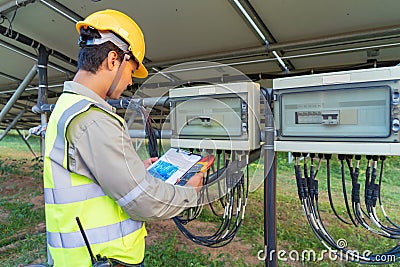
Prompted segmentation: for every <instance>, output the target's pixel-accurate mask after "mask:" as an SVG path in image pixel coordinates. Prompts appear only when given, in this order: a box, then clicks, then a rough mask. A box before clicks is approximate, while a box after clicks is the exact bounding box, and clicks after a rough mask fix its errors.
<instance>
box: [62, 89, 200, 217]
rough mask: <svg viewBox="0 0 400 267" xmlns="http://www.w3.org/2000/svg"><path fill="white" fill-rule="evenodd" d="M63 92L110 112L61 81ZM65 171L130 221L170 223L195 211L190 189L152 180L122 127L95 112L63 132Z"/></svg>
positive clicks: (86, 93) (88, 94)
mask: <svg viewBox="0 0 400 267" xmlns="http://www.w3.org/2000/svg"><path fill="white" fill-rule="evenodd" d="M64 92H72V93H76V94H80V95H83V96H86V97H89V98H91V99H92V100H93V102H96V103H98V105H100V106H102V107H103V108H105V109H107V110H109V111H113V108H112V107H111V106H110V105H109V104H108V103H107V102H106V101H105V100H104V99H102V98H101V97H100V96H98V95H97V94H96V93H95V92H93V91H92V90H90V89H88V88H86V87H84V86H83V85H81V84H79V83H75V82H66V83H65V84H64ZM67 140H68V142H69V146H68V166H69V168H70V170H71V171H72V172H75V173H77V174H80V175H84V176H86V177H88V178H90V179H92V180H93V181H94V182H95V183H97V184H99V185H100V186H101V187H102V189H103V190H104V192H105V193H106V194H107V195H109V196H110V197H111V198H113V199H114V200H115V201H117V203H118V204H119V205H120V206H121V207H122V208H123V209H124V210H125V212H127V213H128V214H129V216H131V217H132V218H133V219H135V220H141V221H148V220H155V219H164V218H171V217H174V216H176V215H178V214H179V213H180V212H182V211H183V210H184V209H186V208H188V207H191V206H196V204H197V192H196V190H195V189H194V188H193V187H191V186H184V187H182V186H174V185H171V184H166V183H164V182H163V181H161V180H160V179H156V178H154V177H152V176H151V175H150V174H149V173H148V172H147V171H146V169H145V168H144V165H143V162H142V160H141V159H140V158H139V156H138V155H137V153H136V151H135V150H134V149H133V146H132V141H131V138H130V136H129V134H128V132H127V129H126V127H125V128H124V127H122V126H121V125H120V123H119V122H118V121H117V120H116V119H115V118H113V117H112V116H110V115H109V114H107V113H105V112H104V111H101V110H99V109H96V108H91V109H90V110H89V111H87V112H84V113H82V114H80V115H78V116H77V117H75V118H74V119H73V120H72V122H71V123H70V125H69V126H68V128H67Z"/></svg>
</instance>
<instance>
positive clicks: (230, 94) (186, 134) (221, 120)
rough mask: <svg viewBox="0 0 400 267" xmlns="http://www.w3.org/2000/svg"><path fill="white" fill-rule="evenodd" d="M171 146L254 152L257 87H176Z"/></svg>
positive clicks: (244, 84) (172, 97) (257, 139)
mask: <svg viewBox="0 0 400 267" xmlns="http://www.w3.org/2000/svg"><path fill="white" fill-rule="evenodd" d="M169 98H170V101H171V112H170V121H171V128H172V138H171V146H174V147H183V148H205V149H228V150H253V149H256V148H258V147H259V146H260V127H259V123H260V86H259V84H256V83H253V82H238V83H228V84H217V85H206V86H194V87H185V88H175V89H171V90H170V91H169Z"/></svg>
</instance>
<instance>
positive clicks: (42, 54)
mask: <svg viewBox="0 0 400 267" xmlns="http://www.w3.org/2000/svg"><path fill="white" fill-rule="evenodd" d="M48 61H49V53H48V50H47V48H46V47H45V46H43V45H40V46H39V55H38V69H39V71H38V74H39V89H38V99H37V105H38V106H39V107H40V106H42V105H43V104H46V103H47V89H48V88H47V85H48V81H47V63H48ZM47 121H48V113H47V112H43V113H41V114H40V122H41V124H42V126H46V125H47ZM44 134H45V133H44V131H42V133H41V142H40V148H41V149H40V150H41V155H42V157H44Z"/></svg>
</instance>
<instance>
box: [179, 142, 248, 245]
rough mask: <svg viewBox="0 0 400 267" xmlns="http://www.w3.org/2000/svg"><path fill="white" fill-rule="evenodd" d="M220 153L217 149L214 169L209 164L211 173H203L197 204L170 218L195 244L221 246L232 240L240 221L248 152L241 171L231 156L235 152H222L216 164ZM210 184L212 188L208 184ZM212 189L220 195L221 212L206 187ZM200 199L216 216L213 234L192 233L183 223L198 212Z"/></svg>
mask: <svg viewBox="0 0 400 267" xmlns="http://www.w3.org/2000/svg"><path fill="white" fill-rule="evenodd" d="M221 153H222V151H220V150H217V157H216V158H217V159H216V161H215V163H216V165H217V166H216V169H215V168H214V166H213V167H212V169H213V173H212V174H210V172H208V173H207V175H206V176H205V179H204V186H203V189H202V191H201V198H200V200H199V205H198V206H197V207H196V208H192V209H189V210H187V211H186V212H185V213H184V214H183V215H181V216H177V217H175V218H173V221H174V222H175V224H176V226H177V227H178V229H179V230H180V231H181V232H182V234H183V235H184V236H185V237H186V238H188V239H189V240H191V241H193V242H194V243H196V244H199V245H202V246H206V247H212V248H218V247H222V246H225V245H227V244H228V243H229V242H231V241H232V240H233V238H234V237H235V235H236V233H237V232H238V230H239V228H240V226H241V224H242V222H243V219H244V214H245V209H246V204H247V198H248V193H249V170H248V156H247V155H246V164H245V165H246V170H245V171H246V172H245V173H244V172H243V171H242V170H241V167H240V166H241V164H240V162H241V160H240V159H239V160H236V159H235V156H236V155H235V154H236V152H234V153H231V152H230V151H227V152H225V162H224V164H223V167H220V163H221ZM231 154H233V155H231ZM211 184H212V185H213V188H212V187H210V186H209V185H211ZM215 188H217V189H215ZM212 189H215V190H217V191H218V194H219V195H220V196H221V197H220V198H219V202H220V205H221V207H222V208H223V212H222V214H220V213H218V212H217V208H216V206H215V203H213V202H212V199H210V198H211V197H210V190H212ZM204 203H208V205H209V206H210V209H211V211H212V212H213V214H214V215H215V216H217V217H218V218H219V219H220V225H219V227H218V229H217V230H216V231H215V232H214V233H213V234H210V235H196V234H194V233H192V232H191V231H190V230H189V229H188V228H187V227H186V225H187V224H188V223H189V222H190V221H192V220H194V219H196V218H197V217H198V216H199V215H200V213H201V211H202V208H203V206H204V205H205V204H204Z"/></svg>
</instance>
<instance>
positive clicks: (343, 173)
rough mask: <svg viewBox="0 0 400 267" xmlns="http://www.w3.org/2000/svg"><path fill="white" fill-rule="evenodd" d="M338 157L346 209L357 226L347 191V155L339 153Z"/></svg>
mask: <svg viewBox="0 0 400 267" xmlns="http://www.w3.org/2000/svg"><path fill="white" fill-rule="evenodd" d="M338 158H339V160H340V163H341V164H340V165H341V166H340V169H341V173H342V191H343V198H344V204H345V206H346V211H347V215H348V216H349V218H350V220H351V222H352V223H353V225H354V226H357V222H356V221H355V220H354V218H353V216H352V215H351V211H350V207H349V201H348V199H347V192H346V179H345V172H344V159H345V155H338Z"/></svg>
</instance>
